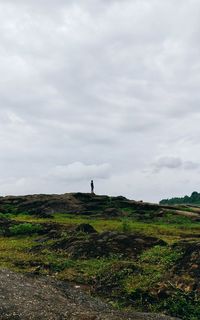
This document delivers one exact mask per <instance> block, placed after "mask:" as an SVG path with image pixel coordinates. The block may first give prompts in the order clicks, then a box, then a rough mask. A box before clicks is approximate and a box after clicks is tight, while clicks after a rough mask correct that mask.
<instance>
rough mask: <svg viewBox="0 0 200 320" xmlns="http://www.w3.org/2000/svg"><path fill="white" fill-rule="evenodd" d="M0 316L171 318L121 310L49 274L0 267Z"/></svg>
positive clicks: (24, 319) (13, 319) (23, 319)
mask: <svg viewBox="0 0 200 320" xmlns="http://www.w3.org/2000/svg"><path fill="white" fill-rule="evenodd" d="M0 319H1V320H8V319H9V320H30V319H33V320H40V319H42V320H120V319H123V320H128V319H130V320H144V319H145V320H171V319H172V318H170V317H166V316H160V315H147V314H138V313H134V314H130V315H129V314H124V313H121V312H119V311H114V310H112V309H110V307H108V306H107V305H106V304H104V303H103V302H101V301H99V300H96V299H93V298H91V297H90V296H88V295H87V294H85V293H83V292H81V291H80V290H79V289H76V288H72V287H71V286H69V285H68V284H66V283H64V282H59V281H55V280H53V279H51V278H49V277H33V276H25V275H21V274H18V273H14V272H11V271H8V270H0Z"/></svg>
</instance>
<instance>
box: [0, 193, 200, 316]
mask: <svg viewBox="0 0 200 320" xmlns="http://www.w3.org/2000/svg"><path fill="white" fill-rule="evenodd" d="M199 237H200V209H199V208H196V207H193V206H192V207H190V206H189V205H173V206H170V205H158V204H151V203H145V202H141V201H140V202H137V201H134V200H129V199H126V198H125V197H122V196H119V197H109V196H106V195H102V196H101V195H92V194H87V193H67V194H63V195H56V194H55V195H27V196H7V197H0V252H1V255H0V270H1V272H0V278H1V281H0V291H1V293H2V294H1V298H0V299H4V300H2V301H0V302H1V308H2V309H0V310H1V313H2V315H3V316H2V319H38V313H37V312H38V310H42V308H43V311H44V312H46V313H47V316H46V318H47V319H55V320H56V319H109V320H110V319H113V320H114V319H123V318H125V319H135V320H136V319H158V320H161V319H163V320H164V319H166V320H167V319H169V318H168V317H167V316H172V317H177V318H179V319H182V320H184V319H185V320H198V319H199V318H200V308H199V305H200V287H199V283H200V273H199V269H200V254H199V252H200V250H199V248H200V240H199ZM11 271H12V272H11ZM18 273H20V274H21V275H20V274H18ZM6 274H7V275H8V277H7V278H6ZM22 274H24V275H22ZM6 279H7V280H6ZM9 279H11V280H12V279H13V280H12V281H11V280H9ZM9 281H10V282H9ZM6 283H7V284H6ZM20 283H21V285H20ZM36 283H37V284H38V286H39V289H38V290H36V287H35V284H36ZM12 285H13V288H12ZM5 286H6V287H7V289H6V290H5ZM58 287H59V288H60V289H58ZM64 287H65V288H67V290H68V291H66V290H64V289H62V290H61V288H64ZM28 288H29V289H28ZM45 288H46V289H45ZM48 288H49V292H54V290H58V291H56V296H57V300H55V303H54V304H53V305H52V308H50V307H48V306H49V305H51V304H52V301H53V300H52V296H51V295H50V296H48V295H46V292H48ZM55 288H57V289H55ZM74 288H78V291H76V290H75V291H76V298H74V300H73V301H74V302H73V303H74V304H73V307H71V310H72V311H73V310H74V311H73V312H75V311H77V312H78V313H77V315H76V316H71V318H70V316H69V314H67V312H68V311H69V309H70V307H69V306H70V303H71V302H70V301H69V300H70V299H71V298H70V299H69V297H71V295H72V296H73V295H74V292H75V291H74ZM13 290H14V291H13ZM15 290H16V292H17V293H18V295H17V293H16V295H15ZM24 290H25V291H27V296H26V295H24V292H25V291H24ZM60 290H61V291H62V293H61V291H60ZM63 290H64V291H63ZM79 291H80V292H79ZM13 292H14V293H13ZM83 296H84V299H86V300H87V303H86V305H87V306H88V307H87V306H86V305H85V304H83V306H85V307H84V308H85V309H84V310H83V308H82V307H83V306H82V303H79V302H78V301H82V300H81V299H82V298H81V297H83ZM2 297H5V298H2ZM9 297H10V298H9ZM13 297H14V298H13ZM26 297H27V300H26ZM37 297H40V299H38V298H37ZM94 297H95V299H96V298H98V299H97V300H93V298H94ZM15 298H16V300H15ZM10 299H11V300H13V301H14V302H13V303H16V308H15V309H16V314H15V318H13V313H12V312H13V309H12V308H11V305H12V304H11V300H10ZM32 299H33V300H34V301H35V302H34V305H35V306H37V307H35V309H34V307H33V309H34V310H32V312H33V313H32V315H30V317H29V315H27V312H28V308H29V307H28V306H29V305H30V304H31V302H30V301H31V300H32ZM99 299H101V300H102V301H104V302H96V301H100V300H99ZM39 300H40V301H42V302H41V303H40V302H39ZM45 301H46V302H45ZM84 301H85V300H84ZM99 303H100V305H101V307H102V306H103V308H105V309H101V311H100V309H99ZM56 304H57V305H56ZM63 305H66V315H67V316H66V315H64V314H65V313H64V310H65V309H63V307H62V306H63ZM89 305H90V307H89ZM26 306H27V308H26ZM68 307H69V308H68ZM73 308H74V309H73ZM109 308H110V309H109ZM116 308H117V309H116ZM57 309H59V310H63V313H62V312H61V311H60V314H59V315H58V313H56V312H57V311H56V310H57ZM108 309H109V310H110V311H108ZM119 309H120V311H119ZM127 310H128V313H126V314H124V312H127ZM136 311H137V313H136ZM34 312H36V314H35V315H34ZM40 312H41V311H40ZM138 312H139V313H138ZM144 312H145V313H148V315H147V314H145V315H144V314H143V313H144ZM48 313H49V315H48ZM155 313H157V315H155ZM22 314H24V316H22ZM56 314H57V315H56ZM89 314H90V317H89ZM160 314H165V315H167V316H165V315H163V316H161V315H160ZM50 315H51V317H50ZM80 315H81V316H80ZM91 315H92V316H91ZM6 316H7V318H6ZM9 317H10V318H9ZM34 317H35V318H34ZM43 318H44V319H46V318H45V316H43Z"/></svg>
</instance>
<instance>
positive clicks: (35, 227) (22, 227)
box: [9, 223, 42, 236]
mask: <svg viewBox="0 0 200 320" xmlns="http://www.w3.org/2000/svg"><path fill="white" fill-rule="evenodd" d="M41 230H42V226H41V225H39V224H31V223H21V224H18V225H14V226H12V227H10V228H9V231H10V234H11V235H13V236H15V235H31V234H33V233H38V232H39V231H41Z"/></svg>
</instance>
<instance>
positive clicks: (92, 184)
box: [90, 180, 94, 194]
mask: <svg viewBox="0 0 200 320" xmlns="http://www.w3.org/2000/svg"><path fill="white" fill-rule="evenodd" d="M90 185H91V193H92V194H93V193H94V182H93V180H91V183H90Z"/></svg>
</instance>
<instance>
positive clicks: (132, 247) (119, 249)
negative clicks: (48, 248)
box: [52, 231, 166, 259]
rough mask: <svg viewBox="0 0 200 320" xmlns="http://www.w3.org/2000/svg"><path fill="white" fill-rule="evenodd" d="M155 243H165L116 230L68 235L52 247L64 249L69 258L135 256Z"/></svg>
mask: <svg viewBox="0 0 200 320" xmlns="http://www.w3.org/2000/svg"><path fill="white" fill-rule="evenodd" d="M156 245H166V243H165V242H164V241H162V240H160V239H157V238H154V237H147V236H141V235H140V236H139V235H136V234H126V233H118V232H110V231H108V232H103V233H90V234H88V235H87V236H84V235H83V236H75V235H74V236H69V237H68V238H67V239H62V240H60V241H57V242H56V243H55V244H53V246H52V249H54V250H64V251H65V252H67V253H68V255H69V257H71V258H78V259H80V258H82V259H86V258H98V257H109V256H112V255H119V256H121V257H130V258H136V257H137V256H138V255H139V254H140V253H141V252H143V251H144V250H147V249H149V248H151V247H153V246H156Z"/></svg>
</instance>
